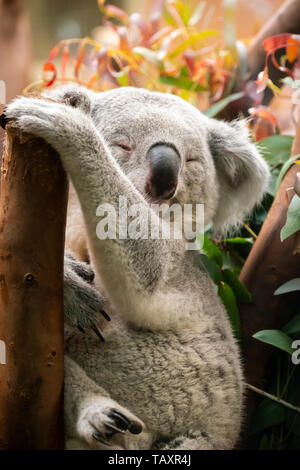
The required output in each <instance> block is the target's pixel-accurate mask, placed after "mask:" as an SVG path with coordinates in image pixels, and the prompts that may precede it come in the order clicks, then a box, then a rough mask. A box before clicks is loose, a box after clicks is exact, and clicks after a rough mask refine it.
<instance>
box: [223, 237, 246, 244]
mask: <svg viewBox="0 0 300 470" xmlns="http://www.w3.org/2000/svg"><path fill="white" fill-rule="evenodd" d="M224 242H225V243H241V244H244V243H251V245H253V238H243V237H235V238H226V239H225V240H224Z"/></svg>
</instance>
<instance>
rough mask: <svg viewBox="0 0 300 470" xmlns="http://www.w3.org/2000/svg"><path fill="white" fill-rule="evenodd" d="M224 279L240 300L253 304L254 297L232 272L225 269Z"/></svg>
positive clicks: (223, 272)
mask: <svg viewBox="0 0 300 470" xmlns="http://www.w3.org/2000/svg"><path fill="white" fill-rule="evenodd" d="M222 279H223V281H225V282H226V283H227V284H228V285H229V286H230V287H231V289H232V290H233V292H234V294H235V296H236V298H237V299H238V300H240V301H241V302H245V303H249V302H251V299H252V296H251V294H250V292H249V291H248V290H247V289H246V287H245V286H244V285H243V284H242V283H241V282H240V281H239V279H238V277H237V276H236V275H235V274H234V273H233V272H232V271H230V270H229V269H224V270H223V271H222Z"/></svg>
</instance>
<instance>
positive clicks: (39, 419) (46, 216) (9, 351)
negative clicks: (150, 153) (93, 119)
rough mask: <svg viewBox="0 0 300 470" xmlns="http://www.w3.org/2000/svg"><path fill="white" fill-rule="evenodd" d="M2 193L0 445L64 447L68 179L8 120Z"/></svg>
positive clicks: (38, 142)
mask: <svg viewBox="0 0 300 470" xmlns="http://www.w3.org/2000/svg"><path fill="white" fill-rule="evenodd" d="M1 175H2V187H1V196H0V208H1V209H0V210H1V212H0V339H1V340H2V341H3V340H4V342H5V344H6V356H7V357H6V364H5V365H1V364H0V448H1V449H59V448H63V422H62V416H63V414H62V392H63V252H64V227H65V217H66V206H67V178H66V176H65V173H64V171H63V169H62V166H61V163H60V159H59V156H58V155H57V153H56V152H55V151H54V150H53V149H52V148H51V147H50V146H49V145H48V144H46V143H45V142H44V141H43V140H42V139H38V138H36V137H33V136H30V135H24V134H22V133H20V132H19V130H18V129H17V127H16V126H15V125H14V124H13V123H10V124H8V125H7V135H6V143H5V150H4V155H3V165H2V172H1Z"/></svg>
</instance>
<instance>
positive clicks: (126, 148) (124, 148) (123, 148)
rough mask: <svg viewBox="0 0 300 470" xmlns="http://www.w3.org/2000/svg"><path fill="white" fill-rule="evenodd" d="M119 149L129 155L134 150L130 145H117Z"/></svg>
mask: <svg viewBox="0 0 300 470" xmlns="http://www.w3.org/2000/svg"><path fill="white" fill-rule="evenodd" d="M117 147H119V148H120V149H121V150H123V151H124V152H127V153H130V152H132V148H131V147H129V145H126V144H117Z"/></svg>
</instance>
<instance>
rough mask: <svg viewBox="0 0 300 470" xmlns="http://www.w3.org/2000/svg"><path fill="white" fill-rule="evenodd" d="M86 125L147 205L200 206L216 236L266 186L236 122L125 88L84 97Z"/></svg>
mask: <svg viewBox="0 0 300 470" xmlns="http://www.w3.org/2000/svg"><path fill="white" fill-rule="evenodd" d="M88 95H89V97H90V100H91V117H92V119H93V121H94V123H95V125H96V128H97V129H98V130H99V132H100V134H101V135H102V136H103V138H104V139H105V141H106V143H107V145H108V146H109V148H110V150H111V153H112V155H113V157H114V158H115V160H116V161H117V163H118V164H119V166H120V167H121V169H122V171H123V172H124V173H125V174H126V176H127V177H128V178H129V179H130V180H131V182H132V183H133V185H134V186H135V187H136V188H137V189H138V190H139V191H140V192H141V193H142V195H143V196H144V197H145V199H146V200H147V201H149V202H166V201H167V202H169V203H173V202H178V203H180V204H188V203H190V204H199V203H202V204H204V211H205V223H208V222H210V221H212V222H213V225H214V228H215V230H216V231H221V230H224V229H227V228H229V227H231V226H235V225H237V224H238V223H239V222H240V221H241V220H242V219H243V217H244V216H245V214H247V213H249V212H250V211H251V209H252V208H253V206H254V205H255V204H256V203H258V202H259V201H260V200H261V198H262V196H263V193H264V191H265V190H266V188H267V185H268V178H269V170H268V166H267V164H266V163H265V161H264V160H263V159H262V157H261V156H260V155H259V152H258V150H257V148H256V146H255V145H254V144H253V143H251V142H250V139H249V137H248V132H247V128H246V124H245V122H243V121H234V122H232V123H225V122H222V121H218V120H215V119H211V118H207V117H206V116H205V115H203V114H202V113H201V112H200V111H199V110H197V109H196V108H195V107H194V106H192V105H190V104H188V103H187V102H185V101H184V100H182V99H181V98H178V97H176V96H174V95H170V94H163V93H157V92H149V91H146V90H144V89H138V88H131V87H124V88H118V89H115V90H111V91H107V92H103V93H93V92H88Z"/></svg>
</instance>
